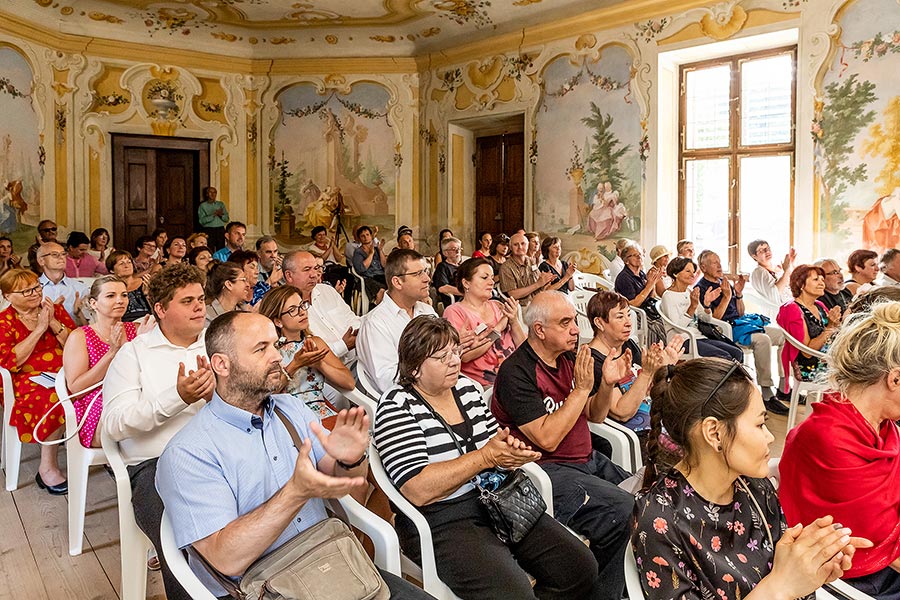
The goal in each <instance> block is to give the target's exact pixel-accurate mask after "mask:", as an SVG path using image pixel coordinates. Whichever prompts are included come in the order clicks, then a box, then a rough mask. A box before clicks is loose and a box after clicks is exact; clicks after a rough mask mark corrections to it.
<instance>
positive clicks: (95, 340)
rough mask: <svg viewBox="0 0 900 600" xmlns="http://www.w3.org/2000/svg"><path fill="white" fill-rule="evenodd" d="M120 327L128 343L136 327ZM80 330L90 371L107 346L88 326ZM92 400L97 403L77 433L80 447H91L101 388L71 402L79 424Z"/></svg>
mask: <svg viewBox="0 0 900 600" xmlns="http://www.w3.org/2000/svg"><path fill="white" fill-rule="evenodd" d="M122 325H123V326H124V327H125V338H126V339H127V340H128V341H129V342H130V341H131V340H133V339H134V338H135V336H136V335H137V325H135V324H134V323H122ZM82 329H83V330H84V343H85V345H86V346H87V351H88V368H89V369H90V368H92V367H93V366H94V365H96V364H97V363H98V362H100V360H101V359H102V358H103V357H104V356H106V353H107V352H109V344H107V343H106V342H104V341H103V340H102V339H100V336H99V335H97V332H95V331H94V330H93V329H92V328H91V326H90V325H85V326H84V327H82ZM70 391H78V390H70ZM94 398H96V399H97V401H96V402H94V405H93V406H91V410H90V412H89V413H88V416H87V420H86V421H85V422H84V426H83V427H82V428H81V430H80V431H79V432H78V439H80V440H81V445H82V446H84V447H85V448H90V447H91V442H92V441H93V439H94V434H95V433H96V432H97V423H99V422H100V413H101V412H102V411H103V388H97V389H96V390H94V391H93V392H90V393H87V394H84V395H83V396H79V397H78V398H75V399H73V400H72V407H73V408H74V409H75V416H76V418H77V419H78V422H79V423H81V419H82V418H83V417H84V413H85V411H87V409H88V406H90V405H91V401H93V400H94Z"/></svg>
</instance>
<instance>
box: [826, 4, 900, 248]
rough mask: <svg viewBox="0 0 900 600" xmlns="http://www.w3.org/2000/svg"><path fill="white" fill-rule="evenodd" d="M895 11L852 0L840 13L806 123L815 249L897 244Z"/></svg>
mask: <svg viewBox="0 0 900 600" xmlns="http://www.w3.org/2000/svg"><path fill="white" fill-rule="evenodd" d="M896 23H900V4H898V3H897V1H896V0H856V1H852V2H850V3H849V4H848V5H847V6H846V7H845V9H844V11H843V13H842V14H841V16H840V18H839V21H838V24H839V25H840V31H841V37H840V39H839V40H837V42H836V44H837V52H836V53H835V58H834V61H833V63H832V64H831V65H829V69H828V71H827V73H825V76H824V78H823V81H822V88H821V90H820V94H821V96H822V98H823V100H824V102H823V104H822V105H821V106H820V107H817V109H818V110H817V115H816V119H815V120H814V122H813V124H812V135H813V139H814V142H815V150H816V177H817V183H818V184H819V185H818V187H819V195H818V201H819V207H820V210H819V221H820V227H819V229H820V232H819V233H820V236H819V247H820V251H821V253H822V254H823V255H825V254H828V255H834V256H839V257H843V256H846V255H847V254H849V252H851V251H852V250H853V249H855V248H860V247H863V248H871V249H872V250H875V251H877V252H879V253H880V252H883V251H884V250H885V249H887V248H893V247H896V246H898V245H900V136H898V135H897V131H898V130H900V80H898V79H897V78H896V77H895V76H894V73H896V69H898V68H900V29H897V28H896V25H894V24H896Z"/></svg>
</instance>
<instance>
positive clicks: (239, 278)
mask: <svg viewBox="0 0 900 600" xmlns="http://www.w3.org/2000/svg"><path fill="white" fill-rule="evenodd" d="M235 281H243V282H244V283H247V282H248V281H249V279H247V278H246V277H238V278H237V279H235Z"/></svg>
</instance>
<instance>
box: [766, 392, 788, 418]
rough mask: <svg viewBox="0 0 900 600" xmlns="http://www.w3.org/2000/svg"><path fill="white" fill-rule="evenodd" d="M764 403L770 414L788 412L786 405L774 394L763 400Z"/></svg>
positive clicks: (784, 413)
mask: <svg viewBox="0 0 900 600" xmlns="http://www.w3.org/2000/svg"><path fill="white" fill-rule="evenodd" d="M764 404H765V405H766V410H767V411H769V412H770V413H772V414H776V415H786V414H788V412H790V410H789V409H788V407H787V406H785V405H784V404H782V403H781V402H779V401H778V399H777V398H776V397H775V396H772V397H771V398H769V399H768V400H765V401H764Z"/></svg>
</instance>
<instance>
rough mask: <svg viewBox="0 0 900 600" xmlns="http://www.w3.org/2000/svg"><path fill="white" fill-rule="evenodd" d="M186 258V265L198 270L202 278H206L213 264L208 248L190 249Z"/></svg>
mask: <svg viewBox="0 0 900 600" xmlns="http://www.w3.org/2000/svg"><path fill="white" fill-rule="evenodd" d="M186 258H187V261H188V263H190V264H192V265H194V266H195V267H197V268H199V269H200V271H201V272H202V273H203V276H204V277H206V274H207V273H208V272H209V269H210V268H211V267H212V262H213V257H212V252H210V250H209V248H207V247H206V246H197V247H195V248H191V249H190V250H189V251H188V253H187V256H186Z"/></svg>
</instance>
